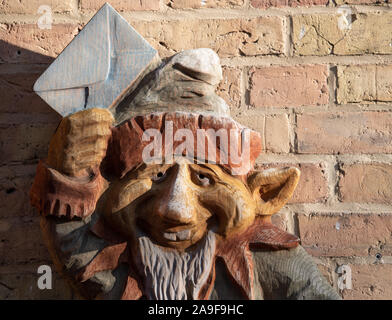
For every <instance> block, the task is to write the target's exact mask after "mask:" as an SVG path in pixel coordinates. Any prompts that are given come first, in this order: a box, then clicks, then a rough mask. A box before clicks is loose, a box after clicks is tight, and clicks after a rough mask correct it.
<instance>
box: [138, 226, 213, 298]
mask: <svg viewBox="0 0 392 320" xmlns="http://www.w3.org/2000/svg"><path fill="white" fill-rule="evenodd" d="M137 241H138V254H137V259H136V261H137V262H138V263H136V265H137V268H138V271H139V274H140V275H142V276H143V278H144V293H145V295H146V296H147V298H148V299H150V300H187V299H193V300H196V299H198V297H199V292H200V289H201V288H202V287H203V285H204V284H205V283H206V281H207V279H208V276H209V274H210V272H211V269H212V267H213V263H214V257H215V249H216V239H215V234H214V233H213V232H212V231H209V232H208V233H207V235H206V236H205V237H204V238H203V239H202V240H200V241H199V243H198V244H197V245H196V247H195V248H194V249H193V250H192V251H191V252H178V251H177V250H175V249H166V248H162V247H160V246H158V245H156V244H154V243H153V242H152V241H151V240H150V238H149V237H147V236H145V235H143V236H140V237H138V239H137ZM136 261H135V262H136Z"/></svg>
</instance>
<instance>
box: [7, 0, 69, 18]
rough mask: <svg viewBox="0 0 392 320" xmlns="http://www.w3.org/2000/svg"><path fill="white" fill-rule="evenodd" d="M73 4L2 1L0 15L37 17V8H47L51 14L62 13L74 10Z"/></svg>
mask: <svg viewBox="0 0 392 320" xmlns="http://www.w3.org/2000/svg"><path fill="white" fill-rule="evenodd" d="M74 3H75V1H74V0H3V1H1V3H0V14H9V13H20V14H37V15H39V13H38V8H39V7H40V6H42V5H46V6H49V7H50V9H51V10H52V13H64V12H69V11H72V10H73V9H76V7H75V6H74ZM74 7H75V8H74Z"/></svg>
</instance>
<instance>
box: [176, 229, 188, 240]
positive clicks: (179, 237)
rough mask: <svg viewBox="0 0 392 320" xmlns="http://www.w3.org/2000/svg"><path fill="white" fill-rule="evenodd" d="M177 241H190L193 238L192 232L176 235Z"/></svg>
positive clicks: (183, 231)
mask: <svg viewBox="0 0 392 320" xmlns="http://www.w3.org/2000/svg"><path fill="white" fill-rule="evenodd" d="M176 235H177V240H181V241H182V240H189V238H190V237H191V230H182V231H179V232H177V233H176Z"/></svg>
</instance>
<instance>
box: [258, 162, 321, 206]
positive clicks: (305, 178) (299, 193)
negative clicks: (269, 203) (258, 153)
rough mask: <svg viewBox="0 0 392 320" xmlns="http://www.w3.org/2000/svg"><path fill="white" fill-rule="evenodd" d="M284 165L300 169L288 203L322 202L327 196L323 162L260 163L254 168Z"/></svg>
mask: <svg viewBox="0 0 392 320" xmlns="http://www.w3.org/2000/svg"><path fill="white" fill-rule="evenodd" d="M284 167H296V168H298V169H299V170H300V171H301V177H300V179H299V182H298V185H297V188H296V189H295V191H294V194H293V197H292V198H291V199H290V201H289V202H288V203H289V204H290V203H293V204H294V203H317V202H324V201H325V200H326V199H327V198H328V182H327V178H326V176H325V165H324V164H323V163H318V164H313V163H299V164H298V163H273V164H271V163H270V164H262V163H260V164H258V165H257V166H256V169H268V168H284Z"/></svg>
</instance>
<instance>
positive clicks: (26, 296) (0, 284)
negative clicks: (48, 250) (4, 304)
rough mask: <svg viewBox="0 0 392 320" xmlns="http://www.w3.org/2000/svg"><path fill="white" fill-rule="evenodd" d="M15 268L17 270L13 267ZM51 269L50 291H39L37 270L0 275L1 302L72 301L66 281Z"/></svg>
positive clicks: (71, 294)
mask: <svg viewBox="0 0 392 320" xmlns="http://www.w3.org/2000/svg"><path fill="white" fill-rule="evenodd" d="M15 268H18V267H17V266H15ZM51 268H52V289H50V290H46V289H44V290H41V289H39V288H38V285H37V281H38V278H39V276H40V275H39V274H37V270H38V268H37V267H36V266H35V268H34V269H33V268H32V269H31V273H10V274H0V299H1V300H30V299H31V300H41V299H42V300H61V299H67V300H68V299H72V298H73V293H72V291H71V288H70V286H69V285H68V284H67V282H66V280H64V279H62V278H61V277H60V276H59V275H57V274H56V272H55V270H54V268H53V267H52V266H51Z"/></svg>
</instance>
